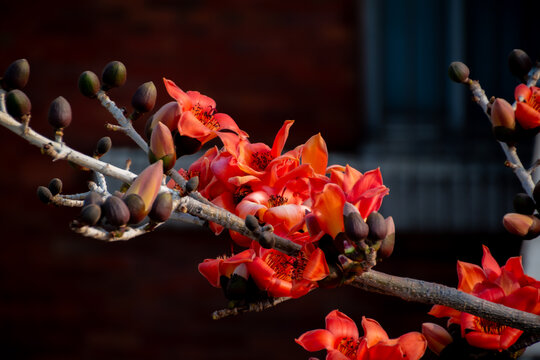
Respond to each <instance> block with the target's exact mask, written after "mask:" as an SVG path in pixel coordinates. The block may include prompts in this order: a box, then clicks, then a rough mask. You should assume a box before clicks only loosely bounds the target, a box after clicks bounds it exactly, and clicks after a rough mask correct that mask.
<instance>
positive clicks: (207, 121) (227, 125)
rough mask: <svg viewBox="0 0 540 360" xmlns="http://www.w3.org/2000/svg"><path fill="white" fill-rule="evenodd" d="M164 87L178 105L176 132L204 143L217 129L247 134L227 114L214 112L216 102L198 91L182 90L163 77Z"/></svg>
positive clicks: (212, 136)
mask: <svg viewBox="0 0 540 360" xmlns="http://www.w3.org/2000/svg"><path fill="white" fill-rule="evenodd" d="M163 82H164V83H165V88H166V89H167V92H168V93H169V95H170V96H171V97H173V98H174V99H175V100H176V101H177V102H178V104H179V105H180V107H181V108H182V114H181V116H180V120H179V121H178V132H179V133H180V135H182V136H188V137H190V138H194V139H197V140H199V141H200V142H201V144H204V143H206V142H208V141H209V140H212V139H213V138H215V137H216V136H217V131H218V130H224V129H226V130H231V131H233V132H234V133H236V134H238V135H239V136H242V137H247V136H248V135H247V134H246V133H245V132H244V131H242V130H240V128H239V127H238V125H236V123H235V122H234V120H233V119H232V118H231V117H230V116H229V115H227V114H223V113H218V112H216V102H215V101H214V100H213V99H211V98H210V97H208V96H206V95H203V94H201V93H200V92H198V91H188V92H187V93H186V92H184V91H182V90H181V89H180V88H179V87H178V86H176V84H175V83H174V82H173V81H172V80H168V79H165V78H163Z"/></svg>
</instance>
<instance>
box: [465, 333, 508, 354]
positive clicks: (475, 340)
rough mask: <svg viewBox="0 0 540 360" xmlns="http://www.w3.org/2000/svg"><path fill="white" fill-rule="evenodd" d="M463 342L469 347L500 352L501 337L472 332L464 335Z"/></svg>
mask: <svg viewBox="0 0 540 360" xmlns="http://www.w3.org/2000/svg"><path fill="white" fill-rule="evenodd" d="M465 340H467V342H468V343H469V345H472V346H475V347H478V348H481V349H488V350H502V349H501V345H500V344H501V335H498V334H488V333H485V332H480V331H472V332H469V333H467V334H465Z"/></svg>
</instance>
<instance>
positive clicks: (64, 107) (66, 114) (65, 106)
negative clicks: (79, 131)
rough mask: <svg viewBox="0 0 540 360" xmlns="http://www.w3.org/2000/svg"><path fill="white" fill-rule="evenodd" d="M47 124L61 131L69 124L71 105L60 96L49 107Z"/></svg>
mask: <svg viewBox="0 0 540 360" xmlns="http://www.w3.org/2000/svg"><path fill="white" fill-rule="evenodd" d="M47 119H48V120H49V124H51V126H52V127H53V128H55V129H63V128H65V127H68V126H69V124H71V105H69V102H68V101H67V100H66V99H65V98H64V97H62V96H59V97H57V98H56V99H54V100H53V102H52V103H51V106H49V114H48V116H47Z"/></svg>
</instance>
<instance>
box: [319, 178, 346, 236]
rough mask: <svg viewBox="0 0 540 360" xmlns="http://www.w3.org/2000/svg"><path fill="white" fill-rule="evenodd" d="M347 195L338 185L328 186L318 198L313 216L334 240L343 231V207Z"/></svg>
mask: <svg viewBox="0 0 540 360" xmlns="http://www.w3.org/2000/svg"><path fill="white" fill-rule="evenodd" d="M344 205H345V194H343V190H341V188H340V187H339V186H337V185H336V184H326V185H325V186H324V188H323V191H322V192H321V193H320V194H319V195H318V196H317V197H316V199H315V204H314V205H313V208H312V210H313V214H314V215H315V217H316V218H317V222H318V223H319V226H320V227H321V230H323V231H324V232H325V233H327V234H329V235H330V236H332V237H333V238H335V237H336V235H337V234H338V233H339V232H341V231H343V206H344Z"/></svg>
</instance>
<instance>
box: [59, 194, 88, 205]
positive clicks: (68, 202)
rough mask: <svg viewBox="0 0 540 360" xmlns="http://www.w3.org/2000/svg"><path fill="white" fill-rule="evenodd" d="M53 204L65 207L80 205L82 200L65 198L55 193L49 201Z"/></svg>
mask: <svg viewBox="0 0 540 360" xmlns="http://www.w3.org/2000/svg"><path fill="white" fill-rule="evenodd" d="M51 202H52V203H53V204H55V205H58V206H67V207H82V206H83V201H82V200H74V199H67V198H66V197H64V196H62V195H56V196H54V197H53V198H52V201H51Z"/></svg>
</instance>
